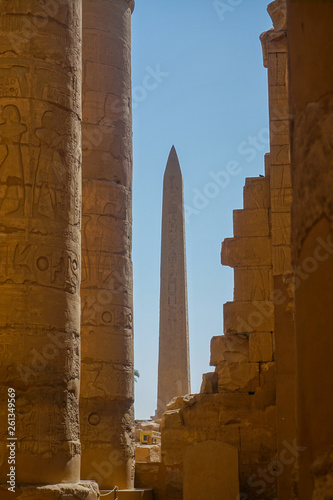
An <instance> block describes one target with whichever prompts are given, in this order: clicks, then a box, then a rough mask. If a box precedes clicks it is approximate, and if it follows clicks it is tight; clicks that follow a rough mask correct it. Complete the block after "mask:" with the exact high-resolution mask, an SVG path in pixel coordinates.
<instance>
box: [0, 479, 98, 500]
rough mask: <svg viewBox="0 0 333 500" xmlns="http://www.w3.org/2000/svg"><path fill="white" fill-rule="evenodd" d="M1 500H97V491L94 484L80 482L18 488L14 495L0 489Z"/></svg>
mask: <svg viewBox="0 0 333 500" xmlns="http://www.w3.org/2000/svg"><path fill="white" fill-rule="evenodd" d="M0 494H1V499H2V500H10V499H11V498H15V500H82V499H83V498H84V500H99V498H100V495H99V490H98V486H97V484H96V483H92V482H90V481H80V482H79V483H76V484H72V483H70V484H66V483H62V484H54V485H50V486H35V487H32V486H26V487H24V486H22V487H21V486H18V487H17V490H16V493H15V494H13V493H12V492H10V491H8V490H5V491H3V490H2V488H1V487H0Z"/></svg>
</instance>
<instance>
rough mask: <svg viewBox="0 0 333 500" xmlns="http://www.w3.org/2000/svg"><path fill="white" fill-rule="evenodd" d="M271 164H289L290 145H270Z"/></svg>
mask: <svg viewBox="0 0 333 500" xmlns="http://www.w3.org/2000/svg"><path fill="white" fill-rule="evenodd" d="M270 155H271V166H272V168H273V167H274V166H277V165H280V166H281V165H282V166H283V165H287V166H288V165H290V145H289V144H283V145H279V146H275V145H272V146H271V153H270Z"/></svg>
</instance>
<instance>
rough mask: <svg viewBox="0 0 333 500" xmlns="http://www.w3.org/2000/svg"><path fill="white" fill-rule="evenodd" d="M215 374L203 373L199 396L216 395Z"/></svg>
mask: <svg viewBox="0 0 333 500" xmlns="http://www.w3.org/2000/svg"><path fill="white" fill-rule="evenodd" d="M217 392H218V391H217V373H215V372H212V373H204V374H203V375H202V384H201V388H200V394H215V393H217Z"/></svg>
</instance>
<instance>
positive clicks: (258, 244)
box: [221, 237, 272, 267]
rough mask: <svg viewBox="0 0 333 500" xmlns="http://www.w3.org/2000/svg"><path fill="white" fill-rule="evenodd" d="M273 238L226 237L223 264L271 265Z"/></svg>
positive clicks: (237, 265)
mask: <svg viewBox="0 0 333 500" xmlns="http://www.w3.org/2000/svg"><path fill="white" fill-rule="evenodd" d="M271 259H272V256H271V240H270V238H268V237H252V238H226V239H225V240H224V241H223V243H222V252H221V261H222V265H224V266H230V267H239V266H259V265H263V266H270V265H271V262H272V260H271Z"/></svg>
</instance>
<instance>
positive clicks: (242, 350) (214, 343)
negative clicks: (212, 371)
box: [210, 335, 249, 366]
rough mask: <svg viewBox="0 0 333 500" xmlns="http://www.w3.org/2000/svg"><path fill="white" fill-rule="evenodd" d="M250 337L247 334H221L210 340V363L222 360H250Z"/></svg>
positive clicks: (216, 363)
mask: <svg viewBox="0 0 333 500" xmlns="http://www.w3.org/2000/svg"><path fill="white" fill-rule="evenodd" d="M248 360H249V339H248V337H247V336H245V335H219V336H218V337H213V338H212V339H211V342H210V365H211V366H217V365H218V364H219V363H220V361H248Z"/></svg>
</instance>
